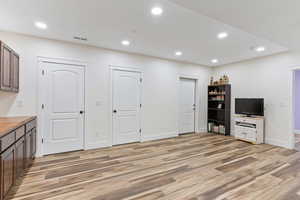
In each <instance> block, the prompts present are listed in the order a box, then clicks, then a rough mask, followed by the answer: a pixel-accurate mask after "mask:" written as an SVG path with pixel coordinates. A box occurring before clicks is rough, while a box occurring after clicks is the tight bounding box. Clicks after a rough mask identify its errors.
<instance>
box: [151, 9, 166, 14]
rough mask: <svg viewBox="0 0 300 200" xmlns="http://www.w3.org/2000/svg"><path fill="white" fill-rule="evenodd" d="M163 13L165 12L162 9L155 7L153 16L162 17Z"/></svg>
mask: <svg viewBox="0 0 300 200" xmlns="http://www.w3.org/2000/svg"><path fill="white" fill-rule="evenodd" d="M163 12H164V11H163V9H162V8H161V7H154V8H152V10H151V13H152V15H155V16H160V15H162V13H163Z"/></svg>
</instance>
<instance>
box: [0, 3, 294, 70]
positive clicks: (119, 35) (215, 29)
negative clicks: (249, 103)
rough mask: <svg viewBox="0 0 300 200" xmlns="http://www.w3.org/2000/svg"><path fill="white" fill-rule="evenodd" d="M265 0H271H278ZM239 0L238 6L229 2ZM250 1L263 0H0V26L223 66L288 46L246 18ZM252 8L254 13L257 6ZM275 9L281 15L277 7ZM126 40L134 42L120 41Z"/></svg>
mask: <svg viewBox="0 0 300 200" xmlns="http://www.w3.org/2000/svg"><path fill="white" fill-rule="evenodd" d="M265 1H270V2H271V1H272V2H271V3H273V1H274V0H265ZM289 1H290V2H292V0H285V1H282V2H289ZM225 2H226V3H225ZM237 2H238V5H236V4H234V5H231V3H232V4H233V3H237ZM250 2H254V3H253V4H255V5H256V6H258V2H259V1H258V0H251V1H238V0H236V1H234V0H226V1H219V0H202V1H201V0H200V1H199V0H184V1H182V0H170V1H167V0H126V1H125V0H86V1H82V0H26V1H20V0H1V6H0V30H5V31H13V32H17V33H24V34H29V35H34V36H40V37H45V38H51V39H58V40H64V41H71V42H79V41H76V40H74V39H73V37H74V36H82V37H87V38H88V41H87V42H79V43H86V44H89V45H93V46H98V47H104V48H109V49H115V50H121V51H126V52H133V53H139V54H144V55H150V56H156V57H161V58H167V59H173V60H181V61H187V62H191V63H197V64H202V65H207V66H215V64H212V63H211V59H215V58H217V59H218V60H219V61H220V63H219V64H218V65H223V64H228V63H233V62H238V61H242V60H247V59H251V58H256V57H261V56H266V55H272V54H275V53H279V52H284V51H287V50H288V49H287V48H286V47H284V46H289V43H288V42H286V43H284V42H282V41H281V40H277V38H276V37H268V36H269V35H268V34H265V32H264V31H262V30H256V29H255V24H254V23H256V25H257V26H256V27H257V29H261V26H263V24H264V23H265V21H261V20H260V19H257V18H253V19H252V18H251V20H250V17H247V16H248V15H250V12H248V11H247V9H248V8H256V7H255V5H252V3H250ZM260 2H261V1H260ZM261 4H263V3H261ZM298 4H299V3H298ZM157 5H159V6H161V7H162V8H163V9H164V13H163V15H162V16H160V17H153V16H152V15H151V14H150V10H151V8H152V7H153V6H157ZM225 5H226V6H225ZM202 6H203V7H202ZM223 6H224V7H223ZM251 6H252V7H251ZM253 6H254V7H253ZM263 7H264V8H267V7H266V6H263ZM279 8H280V7H279ZM252 11H254V12H256V9H254V10H252ZM265 11H266V12H265V13H259V12H258V13H259V14H260V15H262V16H263V17H264V15H268V14H269V12H271V11H272V10H271V11H269V10H265ZM273 14H274V16H275V14H278V13H277V10H274V11H273ZM206 15H207V16H210V17H211V18H210V17H207V16H206ZM272 16H273V15H272ZM213 18H215V19H218V20H219V21H217V20H215V19H213ZM287 20H288V19H287ZM35 21H43V22H46V23H47V25H48V29H47V30H38V29H37V28H36V27H35V26H34V22H35ZM220 21H224V22H225V23H227V24H232V25H234V26H236V27H240V28H242V29H243V30H246V31H248V32H245V31H243V30H242V29H238V28H235V27H234V26H231V25H227V24H225V23H224V22H220ZM255 21H256V22H255ZM272 21H273V22H274V24H278V23H279V22H277V21H276V20H272ZM298 22H300V21H298ZM244 24H247V25H244ZM241 25H244V26H241ZM251 25H252V26H251ZM248 26H249V27H248ZM277 29H281V28H280V27H279V28H278V27H277ZM223 31H226V32H228V33H229V37H228V38H226V39H224V40H218V39H217V34H218V33H220V32H223ZM279 31H280V30H279ZM249 32H251V33H254V34H257V35H260V36H267V37H265V38H268V39H271V40H273V41H277V43H276V42H275V43H274V42H271V41H270V40H266V39H263V38H260V37H257V36H256V35H253V34H250V33H249ZM0 39H1V38H0ZM123 39H128V40H130V41H131V42H132V44H131V45H130V46H128V47H124V46H122V45H121V43H120V42H121V40H123ZM278 43H279V44H283V45H279V44H278ZM260 45H263V46H266V48H267V51H265V52H262V53H258V52H255V51H253V50H251V48H252V47H256V46H260ZM177 50H180V51H182V52H183V55H182V56H181V57H176V56H175V55H174V52H175V51H177Z"/></svg>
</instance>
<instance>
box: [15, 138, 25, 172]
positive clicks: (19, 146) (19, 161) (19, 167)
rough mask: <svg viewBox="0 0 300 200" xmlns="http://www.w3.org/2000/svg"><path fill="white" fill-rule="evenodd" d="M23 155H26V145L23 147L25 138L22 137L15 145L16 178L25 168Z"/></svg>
mask: <svg viewBox="0 0 300 200" xmlns="http://www.w3.org/2000/svg"><path fill="white" fill-rule="evenodd" d="M25 153H26V145H25V138H24V137H22V138H21V139H20V140H19V141H18V142H17V143H16V159H15V160H16V167H15V174H16V176H17V177H20V176H21V175H22V174H23V172H24V169H25V168H26V165H25Z"/></svg>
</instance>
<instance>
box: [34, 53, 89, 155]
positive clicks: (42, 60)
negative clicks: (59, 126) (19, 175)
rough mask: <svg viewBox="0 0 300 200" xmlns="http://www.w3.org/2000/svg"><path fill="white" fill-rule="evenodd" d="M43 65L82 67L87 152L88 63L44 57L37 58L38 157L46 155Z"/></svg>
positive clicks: (84, 140)
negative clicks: (43, 139) (42, 93)
mask: <svg viewBox="0 0 300 200" xmlns="http://www.w3.org/2000/svg"><path fill="white" fill-rule="evenodd" d="M43 63H57V64H65V65H72V66H78V67H82V68H83V70H84V77H83V79H84V86H83V87H84V94H83V95H84V110H85V115H84V120H83V127H84V129H83V131H84V132H83V135H84V137H83V148H84V150H86V146H87V144H86V143H87V134H86V133H87V127H86V121H87V117H86V116H87V105H86V104H87V100H86V67H87V63H86V62H83V61H79V60H76V59H67V58H51V57H43V56H38V57H37V66H38V67H37V77H38V78H37V85H38V87H37V102H38V103H37V122H38V127H37V131H38V132H37V157H41V156H43V155H44V151H43V145H42V138H43V134H42V133H43V130H42V127H43V125H44V121H43V119H44V117H43V112H42V108H41V105H42V97H41V96H40V95H41V90H42V85H41V83H42V80H41V78H42V76H41V74H42V68H43V67H42V64H43Z"/></svg>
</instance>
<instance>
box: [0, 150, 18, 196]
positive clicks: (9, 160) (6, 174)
mask: <svg viewBox="0 0 300 200" xmlns="http://www.w3.org/2000/svg"><path fill="white" fill-rule="evenodd" d="M14 160H15V147H14V146H12V147H10V148H9V149H7V150H6V151H4V152H3V153H2V154H1V182H2V188H1V191H2V195H1V196H2V198H1V199H3V198H4V197H5V195H6V194H7V193H8V191H9V189H10V188H11V187H12V186H13V184H14V180H15V177H14V176H15V173H14V163H15V161H14Z"/></svg>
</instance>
